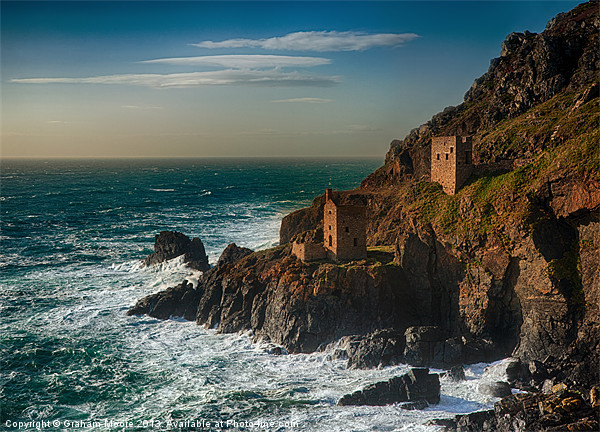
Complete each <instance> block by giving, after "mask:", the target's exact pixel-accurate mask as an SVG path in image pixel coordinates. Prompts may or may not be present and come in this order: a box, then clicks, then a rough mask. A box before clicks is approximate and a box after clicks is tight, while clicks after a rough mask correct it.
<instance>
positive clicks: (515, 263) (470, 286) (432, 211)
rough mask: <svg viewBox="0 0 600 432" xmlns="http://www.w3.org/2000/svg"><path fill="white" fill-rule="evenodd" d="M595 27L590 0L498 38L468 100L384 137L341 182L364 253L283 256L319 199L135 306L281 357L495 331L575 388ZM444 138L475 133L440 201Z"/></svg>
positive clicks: (591, 314)
mask: <svg viewBox="0 0 600 432" xmlns="http://www.w3.org/2000/svg"><path fill="white" fill-rule="evenodd" d="M598 31H599V19H598V3H597V2H589V3H585V4H582V5H580V6H578V7H576V8H574V9H573V10H572V11H571V12H569V13H567V14H561V15H559V16H557V17H556V18H555V19H554V20H552V21H551V22H550V23H549V24H548V27H547V29H546V30H545V31H544V32H543V33H541V34H532V33H528V32H525V33H514V34H511V35H509V36H508V37H507V39H506V41H505V42H504V44H503V46H502V53H501V57H500V58H498V59H494V60H492V62H491V65H490V70H489V71H488V73H487V74H485V75H484V76H483V77H481V78H480V79H478V80H476V82H475V83H474V85H473V87H472V88H471V89H470V90H469V92H468V93H467V94H466V96H465V102H464V103H463V104H461V105H459V106H458V107H451V108H447V109H446V110H444V111H443V112H442V113H440V114H438V115H436V116H434V117H433V118H432V120H431V121H430V122H428V123H427V124H425V125H423V126H421V127H420V128H418V129H415V130H414V131H412V132H411V133H410V134H409V135H408V136H407V137H406V138H405V139H404V140H402V141H394V142H392V145H391V148H390V151H389V152H388V155H387V157H386V162H385V165H384V166H383V167H382V168H380V169H378V170H377V171H376V172H375V173H373V174H372V175H370V176H369V177H368V178H367V179H365V180H364V181H363V183H362V185H361V187H360V188H359V189H357V190H354V191H347V192H343V193H340V194H339V200H340V202H342V203H360V204H361V205H365V206H367V208H368V212H369V225H368V232H367V237H368V243H369V245H370V246H371V247H378V246H379V247H380V248H379V249H376V248H375V249H371V250H370V255H369V258H368V259H366V260H362V261H358V262H352V263H346V264H334V263H330V262H315V263H302V262H301V261H299V260H297V259H295V258H294V257H293V256H291V253H290V249H291V248H290V246H289V245H287V243H288V242H289V241H290V240H291V239H292V238H293V236H295V235H298V234H301V233H302V232H303V231H308V230H314V229H318V228H319V226H320V224H322V207H323V202H324V200H323V197H317V198H315V200H314V201H313V204H312V206H311V207H309V208H307V209H302V210H299V211H297V212H294V213H292V214H290V215H288V216H286V218H284V220H283V222H282V226H281V243H282V246H280V247H278V248H275V249H271V250H267V251H261V252H255V253H252V254H250V255H248V256H245V257H243V258H241V259H240V260H238V261H235V262H229V263H225V264H223V265H220V266H218V267H216V268H214V269H211V270H208V271H207V272H205V274H204V275H203V276H202V278H201V280H200V282H199V284H198V287H197V288H195V289H194V288H192V287H191V285H189V284H181V285H180V286H178V287H174V288H172V289H171V291H169V292H168V296H167V295H162V296H161V295H158V294H157V295H155V297H152V296H151V297H148V298H146V299H144V300H142V301H141V302H140V303H144V302H145V303H144V304H142V305H140V304H138V306H140V307H139V308H137V309H135V308H134V312H135V313H149V314H151V315H152V314H154V316H160V317H163V318H167V317H168V316H169V315H171V314H180V315H185V316H186V317H187V318H188V319H190V318H194V317H195V319H196V321H197V322H198V323H199V324H204V325H206V326H208V327H217V328H218V330H219V331H221V332H234V331H239V330H246V329H252V330H253V331H254V334H255V335H256V336H257V337H259V338H263V339H268V340H271V341H272V342H275V343H277V344H281V345H283V346H284V347H286V348H287V349H288V350H289V351H290V352H309V351H313V350H315V349H317V348H318V346H319V345H321V344H323V343H328V342H332V341H334V340H336V339H337V338H339V337H341V336H344V335H349V334H365V333H368V332H370V331H373V330H377V329H383V328H393V329H396V330H398V331H399V332H403V331H404V329H406V328H407V327H408V326H414V325H433V326H438V327H440V328H441V329H443V331H444V332H445V337H449V338H452V337H467V338H475V339H478V340H487V341H490V342H491V344H492V345H493V346H494V349H495V354H496V355H497V356H498V357H500V356H505V355H509V354H511V353H514V355H515V356H517V357H519V358H521V359H523V360H526V361H538V362H540V364H543V365H545V367H547V368H560V370H561V371H562V372H561V373H563V376H562V377H561V380H565V381H569V382H571V383H573V384H574V385H577V386H581V385H584V386H589V385H591V384H594V383H597V382H598V368H599V366H598V359H599V357H600V354H599V340H600V332H599V328H600V323H599V320H600V318H599V317H600V310H599V302H600V288H599V286H600V270H599V268H598V256H599V255H598V253H599V252H600V251H599V249H600V222H599V219H598V210H599V208H600V192H599V175H598V166H599V162H600V160H599V155H598V142H599V141H600V134H599V125H598V112H599V104H600V97H599V96H598V70H599V55H598V52H597V46H598ZM452 134H461V135H472V136H473V140H474V150H475V152H474V153H475V156H476V161H477V162H478V165H477V169H476V172H475V175H474V176H473V177H472V178H471V179H470V180H469V182H467V184H466V185H465V186H464V187H463V188H462V189H461V190H460V191H459V192H458V193H457V194H456V195H453V196H449V195H446V194H444V193H443V191H442V189H441V187H440V186H439V185H437V184H434V183H431V182H429V181H428V166H429V157H430V156H429V155H430V148H429V145H430V138H431V136H433V135H452ZM161 302H162V303H161ZM169 302H171V303H169ZM182 303H184V304H182ZM169 304H172V305H173V306H174V307H173V308H170V307H169ZM142 306H144V307H142ZM157 306H161V307H159V308H157ZM136 307H137V306H136ZM157 310H160V311H162V312H161V313H157ZM173 311H175V312H174V313H173Z"/></svg>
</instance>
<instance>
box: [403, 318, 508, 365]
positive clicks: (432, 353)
mask: <svg viewBox="0 0 600 432" xmlns="http://www.w3.org/2000/svg"><path fill="white" fill-rule="evenodd" d="M404 337H405V340H406V346H405V348H404V358H405V361H406V363H408V364H410V365H412V366H419V367H422V366H431V367H437V368H449V367H452V366H456V365H460V364H464V363H477V362H482V361H492V360H494V359H496V358H498V353H497V349H496V348H495V347H494V344H492V343H491V342H490V341H488V340H486V339H482V338H473V337H468V336H462V337H451V338H447V337H446V335H445V334H444V332H443V331H442V330H441V329H440V328H439V327H436V326H414V327H409V328H408V329H406V332H405V333H404Z"/></svg>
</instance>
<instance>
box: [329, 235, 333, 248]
mask: <svg viewBox="0 0 600 432" xmlns="http://www.w3.org/2000/svg"><path fill="white" fill-rule="evenodd" d="M329 246H333V238H332V237H331V236H329Z"/></svg>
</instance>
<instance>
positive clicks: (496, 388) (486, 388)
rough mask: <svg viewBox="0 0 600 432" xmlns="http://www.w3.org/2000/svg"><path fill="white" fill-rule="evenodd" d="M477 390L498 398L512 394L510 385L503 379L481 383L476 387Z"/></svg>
mask: <svg viewBox="0 0 600 432" xmlns="http://www.w3.org/2000/svg"><path fill="white" fill-rule="evenodd" d="M477 391H479V393H481V394H484V395H487V396H492V397H498V398H504V397H506V396H510V395H511V394H512V391H511V388H510V385H509V384H508V383H507V382H504V381H496V382H493V383H481V384H479V386H478V387H477Z"/></svg>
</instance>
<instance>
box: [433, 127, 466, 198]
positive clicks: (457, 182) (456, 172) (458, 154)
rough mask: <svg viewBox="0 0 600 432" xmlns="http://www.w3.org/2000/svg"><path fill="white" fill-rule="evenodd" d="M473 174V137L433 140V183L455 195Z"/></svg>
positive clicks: (451, 137)
mask: <svg viewBox="0 0 600 432" xmlns="http://www.w3.org/2000/svg"><path fill="white" fill-rule="evenodd" d="M472 172H473V142H472V140H471V137H461V136H446V137H433V138H432V139H431V181H432V182H437V183H439V184H441V185H442V188H444V192H446V193H447V194H449V195H454V194H455V193H456V192H457V191H458V189H460V187H461V186H462V185H463V184H464V183H465V182H466V181H467V179H468V178H469V177H470V176H471V173H472Z"/></svg>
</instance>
